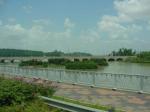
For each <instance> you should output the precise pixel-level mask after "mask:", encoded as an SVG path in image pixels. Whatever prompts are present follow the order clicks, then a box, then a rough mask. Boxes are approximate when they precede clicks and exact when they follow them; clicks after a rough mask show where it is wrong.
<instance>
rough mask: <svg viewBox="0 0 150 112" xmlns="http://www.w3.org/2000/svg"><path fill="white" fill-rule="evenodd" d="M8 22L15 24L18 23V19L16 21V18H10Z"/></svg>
mask: <svg viewBox="0 0 150 112" xmlns="http://www.w3.org/2000/svg"><path fill="white" fill-rule="evenodd" d="M8 22H10V23H15V22H16V19H15V18H8Z"/></svg>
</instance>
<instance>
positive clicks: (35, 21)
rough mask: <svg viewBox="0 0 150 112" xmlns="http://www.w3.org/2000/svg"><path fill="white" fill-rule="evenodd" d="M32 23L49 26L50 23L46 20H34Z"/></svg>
mask: <svg viewBox="0 0 150 112" xmlns="http://www.w3.org/2000/svg"><path fill="white" fill-rule="evenodd" d="M33 23H35V24H38V25H46V26H47V25H50V24H51V21H50V20H48V19H36V20H33Z"/></svg>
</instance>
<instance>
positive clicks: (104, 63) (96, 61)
mask: <svg viewBox="0 0 150 112" xmlns="http://www.w3.org/2000/svg"><path fill="white" fill-rule="evenodd" d="M91 61H93V62H95V63H97V64H98V65H100V66H107V65H108V63H107V61H106V59H91Z"/></svg>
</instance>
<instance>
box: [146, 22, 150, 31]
mask: <svg viewBox="0 0 150 112" xmlns="http://www.w3.org/2000/svg"><path fill="white" fill-rule="evenodd" d="M147 30H150V21H149V22H148V25H147Z"/></svg>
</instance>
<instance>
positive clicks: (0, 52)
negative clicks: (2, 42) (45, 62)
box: [0, 49, 43, 57]
mask: <svg viewBox="0 0 150 112" xmlns="http://www.w3.org/2000/svg"><path fill="white" fill-rule="evenodd" d="M21 56H43V52H41V51H31V50H18V49H0V57H21Z"/></svg>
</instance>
